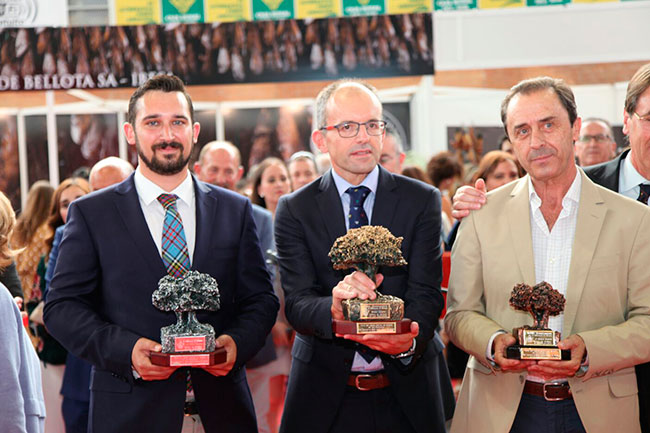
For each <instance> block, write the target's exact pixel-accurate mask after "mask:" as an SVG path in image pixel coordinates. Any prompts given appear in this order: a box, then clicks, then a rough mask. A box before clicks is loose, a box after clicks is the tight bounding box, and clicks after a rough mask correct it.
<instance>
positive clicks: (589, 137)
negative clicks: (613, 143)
mask: <svg viewBox="0 0 650 433" xmlns="http://www.w3.org/2000/svg"><path fill="white" fill-rule="evenodd" d="M579 140H580V141H582V142H583V143H589V142H590V141H591V140H594V141H595V142H596V143H604V142H605V141H610V140H611V138H610V137H609V135H605V134H595V135H581V136H580V138H579Z"/></svg>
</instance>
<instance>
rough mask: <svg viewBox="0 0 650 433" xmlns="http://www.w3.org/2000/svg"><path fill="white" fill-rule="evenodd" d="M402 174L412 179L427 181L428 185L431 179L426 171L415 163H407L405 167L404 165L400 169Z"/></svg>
mask: <svg viewBox="0 0 650 433" xmlns="http://www.w3.org/2000/svg"><path fill="white" fill-rule="evenodd" d="M402 176H407V177H410V178H413V179H417V180H419V181H421V182H424V183H428V184H429V185H432V183H431V179H430V178H429V176H428V175H427V173H426V172H425V171H424V170H422V169H421V168H420V167H418V166H417V165H407V166H406V167H404V168H403V169H402Z"/></svg>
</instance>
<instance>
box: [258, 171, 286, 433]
mask: <svg viewBox="0 0 650 433" xmlns="http://www.w3.org/2000/svg"><path fill="white" fill-rule="evenodd" d="M250 178H251V181H250V183H251V187H252V196H251V201H252V202H253V203H254V204H257V205H259V206H262V207H265V208H266V209H268V210H269V211H270V212H271V214H272V215H273V217H274V218H275V210H276V208H277V206H278V201H279V200H280V197H282V196H283V195H285V194H289V193H290V192H291V181H290V179H289V173H288V171H287V168H286V165H285V164H284V162H282V160H280V159H278V158H266V159H265V160H264V161H262V162H261V163H260V164H259V165H258V166H257V167H254V168H253V170H252V171H251V173H250ZM273 288H274V290H275V294H276V295H277V296H278V299H279V300H280V311H279V312H278V318H277V320H276V322H275V325H274V326H273V329H272V330H271V335H272V337H273V343H274V345H275V352H276V359H275V360H274V361H271V362H270V363H268V364H265V365H263V366H261V367H260V368H258V369H257V371H255V370H253V373H254V374H256V375H257V376H258V377H254V378H253V379H254V380H258V381H261V382H265V381H267V380H268V387H269V394H270V397H269V411H268V416H267V420H268V424H263V425H261V426H260V425H258V428H259V430H260V432H265V430H266V431H269V432H271V433H276V432H277V431H278V428H279V426H280V418H281V416H282V408H283V407H284V398H285V394H286V382H287V379H288V377H289V369H290V367H291V344H292V340H293V330H292V328H291V325H289V322H288V321H287V318H286V316H285V315H284V291H283V290H282V287H281V285H280V278H279V275H278V273H277V272H276V273H275V278H274V284H273ZM259 376H262V377H259ZM256 409H257V408H256Z"/></svg>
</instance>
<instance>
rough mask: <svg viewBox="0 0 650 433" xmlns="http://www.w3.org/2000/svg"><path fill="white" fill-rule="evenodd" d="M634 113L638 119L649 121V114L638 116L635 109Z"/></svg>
mask: <svg viewBox="0 0 650 433" xmlns="http://www.w3.org/2000/svg"><path fill="white" fill-rule="evenodd" d="M634 115H635V116H636V118H637V119H639V120H645V121H646V122H650V114H644V115H643V116H639V114H638V113H637V112H636V111H635V112H634Z"/></svg>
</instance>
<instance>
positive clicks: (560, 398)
mask: <svg viewBox="0 0 650 433" xmlns="http://www.w3.org/2000/svg"><path fill="white" fill-rule="evenodd" d="M563 385H564V383H562V382H544V383H543V384H542V394H543V395H544V400H546V401H560V400H565V398H563V397H555V398H553V397H549V396H548V395H547V394H546V389H547V388H546V387H547V386H563Z"/></svg>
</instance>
